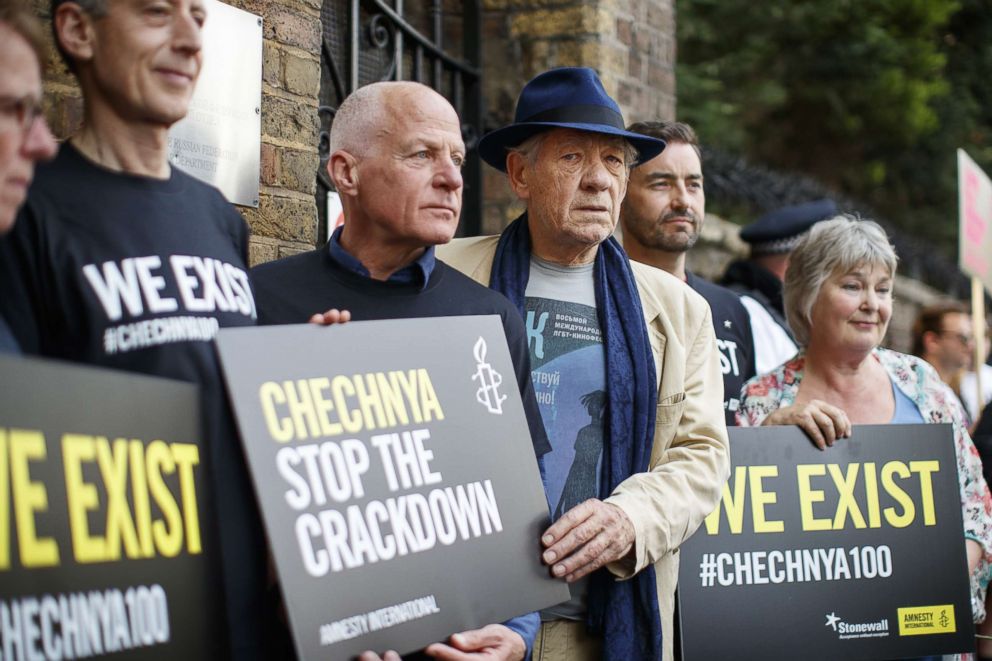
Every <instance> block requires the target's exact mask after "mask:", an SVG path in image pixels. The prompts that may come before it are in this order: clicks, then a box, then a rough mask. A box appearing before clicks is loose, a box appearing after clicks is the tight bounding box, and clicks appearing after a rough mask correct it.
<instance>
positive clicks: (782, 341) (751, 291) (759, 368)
mask: <svg viewBox="0 0 992 661" xmlns="http://www.w3.org/2000/svg"><path fill="white" fill-rule="evenodd" d="M836 215H837V205H836V204H835V203H834V201H833V200H828V199H823V200H816V201H814V202H806V203H804V204H797V205H794V206H789V207H783V208H781V209H776V210H775V211H771V212H769V213H766V214H765V215H764V216H762V217H761V218H759V219H758V220H757V221H755V222H753V223H751V224H750V225H747V226H746V227H744V228H743V229H742V230H741V239H742V240H744V241H745V242H747V243H749V244H750V245H751V256H750V258H748V259H746V260H736V261H734V262H731V263H730V266H728V267H727V271H726V273H724V275H723V279H722V280H721V281H720V284H721V285H723V286H724V287H727V288H728V289H730V290H732V291H734V292H737V293H738V294H740V297H741V303H743V304H744V307H745V308H747V311H748V314H749V315H750V316H751V332H752V333H753V334H754V348H755V371H756V372H757V373H758V374H764V373H765V372H769V371H771V370H773V369H774V368H776V367H778V366H779V365H781V364H782V363H783V362H785V361H786V360H788V359H789V358H792V356H794V355H796V351H798V347H797V346H796V342H795V339H794V338H793V337H792V331H791V330H789V325H788V323H786V320H785V308H784V306H783V303H782V282H783V280H785V269H786V268H787V267H788V266H789V254H790V253H791V252H792V249H793V248H795V247H796V245H797V244H798V243H799V239H801V238H802V237H803V235H804V234H805V233H806V232H807V231H808V230H809V228H810V227H812V226H813V225H814V224H815V223H817V222H819V221H821V220H826V219H827V218H833V217H834V216H836Z"/></svg>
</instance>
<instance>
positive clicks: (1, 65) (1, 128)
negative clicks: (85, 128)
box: [0, 0, 56, 353]
mask: <svg viewBox="0 0 992 661" xmlns="http://www.w3.org/2000/svg"><path fill="white" fill-rule="evenodd" d="M44 61H45V40H44V37H43V36H42V28H41V25H40V24H39V23H38V19H36V18H35V17H34V14H33V13H32V12H31V10H29V9H28V8H27V7H26V6H24V5H23V4H22V3H21V2H19V0H0V236H3V235H5V234H6V233H7V232H9V231H10V228H11V227H13V226H14V218H15V215H16V213H17V210H18V209H19V208H20V206H21V204H23V203H24V198H25V196H26V195H27V190H28V186H30V185H31V179H32V177H33V175H34V165H35V163H37V162H38V161H43V160H47V159H49V158H51V157H52V156H54V155H55V150H56V145H55V139H54V138H53V137H52V134H51V132H50V131H49V130H48V126H47V125H46V124H45V118H44V117H42V115H41V94H42V90H41V73H42V71H41V63H42V62H44ZM19 352H20V347H18V345H17V340H16V339H15V338H14V335H13V333H12V332H11V330H10V327H9V326H8V325H7V322H6V321H5V320H4V317H3V315H2V314H0V353H19Z"/></svg>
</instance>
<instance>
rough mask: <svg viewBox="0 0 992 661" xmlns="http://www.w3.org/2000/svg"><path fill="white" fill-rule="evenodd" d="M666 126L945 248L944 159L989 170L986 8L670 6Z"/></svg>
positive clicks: (984, 1)
mask: <svg viewBox="0 0 992 661" xmlns="http://www.w3.org/2000/svg"><path fill="white" fill-rule="evenodd" d="M677 8H678V42H679V51H678V53H679V62H678V67H677V75H678V95H679V97H678V99H679V100H678V102H679V117H680V119H682V120H684V121H687V122H689V123H691V124H693V125H695V127H696V129H697V131H698V132H699V134H700V137H701V139H702V140H703V141H704V142H706V143H707V144H709V145H711V146H713V147H717V148H720V149H723V150H727V151H732V152H735V153H739V154H742V155H744V156H745V157H747V158H748V159H749V160H751V161H752V162H755V163H760V164H763V165H766V166H769V167H773V168H776V169H781V170H792V171H798V172H802V173H805V174H808V175H812V176H814V177H816V178H817V179H819V180H821V181H823V182H824V183H826V184H827V185H829V186H831V187H833V188H835V189H837V190H838V191H840V192H843V193H845V194H847V195H850V196H852V197H855V198H857V199H862V200H864V201H865V202H867V203H869V204H870V205H871V206H873V207H874V208H875V209H877V210H878V211H879V212H880V213H882V214H883V215H885V216H886V217H888V218H889V219H890V220H891V221H892V222H894V223H896V224H897V225H899V226H900V227H903V228H905V229H907V230H910V231H911V232H912V233H914V234H917V235H919V236H921V238H927V239H935V240H939V241H940V242H941V243H942V245H944V246H946V247H948V248H952V247H953V245H954V244H953V241H954V237H955V235H956V226H957V196H956V165H955V157H954V153H955V151H954V150H955V148H956V147H958V146H962V147H965V149H967V150H968V152H969V154H971V155H972V157H973V158H976V160H978V162H979V163H980V164H982V165H983V167H986V170H987V171H990V170H989V169H988V166H989V165H992V143H990V138H992V135H990V130H989V129H990V127H992V86H990V83H989V81H990V80H992V0H960V1H957V2H954V1H950V0H873V1H865V0H833V1H829V2H827V1H823V0H794V1H790V2H776V3H772V2H767V3H755V2H750V1H748V0H677Z"/></svg>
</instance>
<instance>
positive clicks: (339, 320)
mask: <svg viewBox="0 0 992 661" xmlns="http://www.w3.org/2000/svg"><path fill="white" fill-rule="evenodd" d="M309 321H310V323H311V324H317V325H318V326H333V325H334V324H346V323H348V322H349V321H351V311H350V310H338V309H337V308H331V309H330V310H328V311H327V312H324V313H318V314H315V315H313V316H312V317H310V320H309ZM396 658H399V657H396ZM386 661H389V660H388V659H387V660H386Z"/></svg>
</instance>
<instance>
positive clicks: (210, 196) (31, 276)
mask: <svg viewBox="0 0 992 661" xmlns="http://www.w3.org/2000/svg"><path fill="white" fill-rule="evenodd" d="M247 247H248V228H247V225H246V224H245V222H244V220H243V219H242V218H241V216H240V215H239V214H238V213H237V212H236V211H235V210H234V208H233V207H232V206H231V205H230V204H229V203H228V202H227V201H226V200H225V199H224V198H223V196H222V195H221V194H220V193H219V192H218V191H217V190H216V189H214V188H212V187H210V186H207V185H206V184H203V183H201V182H199V181H197V180H196V179H194V178H192V177H190V176H189V175H187V174H185V173H183V172H181V171H179V170H177V169H175V168H173V170H172V174H171V176H170V177H169V178H168V179H167V180H158V179H150V178H147V177H139V176H133V175H127V174H121V173H116V172H112V171H109V170H106V169H104V168H101V167H99V166H97V165H95V164H94V163H92V162H90V161H89V160H87V159H86V158H85V157H84V156H82V154H80V153H79V152H78V151H77V150H76V149H75V148H74V147H73V146H72V145H71V144H69V143H66V144H63V145H62V147H61V149H60V150H59V155H58V157H57V158H56V159H55V160H54V161H52V162H51V163H47V164H43V165H41V166H40V167H39V168H38V171H37V175H36V177H35V181H34V184H33V185H32V187H31V190H30V192H29V195H28V199H27V202H26V204H25V206H24V208H23V209H22V210H21V212H20V215H19V217H18V220H17V224H16V225H15V227H14V229H13V231H12V232H11V233H10V235H9V236H7V237H5V238H4V239H3V240H0V314H2V316H3V317H4V318H5V319H6V320H7V322H8V323H9V324H10V327H11V329H12V330H13V332H14V335H15V336H16V338H17V340H18V342H19V343H20V346H21V348H22V349H23V350H24V352H25V353H27V354H40V355H44V356H52V357H57V358H62V359H66V360H71V361H78V362H82V363H89V364H93V365H101V366H104V367H110V368H117V369H122V370H127V371H130V372H141V373H144V374H151V375H156V376H163V377H171V378H174V379H179V380H182V381H188V382H192V383H195V384H198V385H199V386H200V389H201V393H202V418H203V422H204V442H205V445H206V452H205V454H206V455H207V456H206V457H201V461H202V465H203V468H204V470H205V475H206V476H207V480H208V484H209V488H210V492H209V496H210V503H209V505H210V506H212V508H213V512H212V517H213V518H212V520H213V521H214V525H213V526H204V528H205V530H204V534H205V535H207V536H208V537H207V539H208V540H209V535H211V534H212V532H215V531H218V530H219V533H220V540H221V543H220V554H221V557H220V558H219V560H220V561H221V562H222V567H223V571H222V573H221V575H222V577H223V587H224V590H225V594H226V602H227V618H228V622H229V625H230V628H231V634H230V635H231V639H232V641H234V642H233V643H232V653H233V654H234V655H235V656H238V657H239V658H244V657H248V656H251V655H252V654H253V652H252V651H251V650H252V649H253V648H258V647H259V642H258V641H259V639H258V638H256V636H257V635H258V634H257V632H258V631H259V630H260V627H259V626H258V625H259V621H260V619H261V617H262V613H263V612H264V611H263V610H262V599H263V598H264V589H265V577H266V566H265V540H264V537H263V535H262V529H261V521H260V519H259V518H258V510H257V505H256V501H255V497H254V493H253V491H252V488H251V484H250V482H249V479H248V473H247V469H246V464H245V460H244V455H243V453H242V449H241V444H240V442H239V440H238V436H237V433H236V431H235V428H234V424H233V418H232V417H231V412H230V409H229V407H228V404H227V400H226V396H225V391H224V386H223V383H222V381H221V375H220V369H219V365H218V362H217V358H216V354H215V352H214V346H213V341H212V340H213V337H214V334H215V333H216V331H217V328H218V327H226V326H248V325H253V324H254V323H255V317H256V312H255V304H254V299H253V296H252V290H251V286H250V284H249V282H250V280H249V277H248V274H247V267H246V255H247ZM149 440H150V439H149ZM207 516H208V517H210V516H211V514H209V513H208V514H207ZM206 520H208V521H209V520H211V519H209V518H208V519H206ZM218 526H219V527H218ZM210 528H213V531H211V530H210ZM217 639H218V640H217V641H205V644H208V643H209V644H220V645H224V642H225V641H223V639H222V637H221V636H218V637H217ZM220 653H221V654H223V652H222V651H220Z"/></svg>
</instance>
